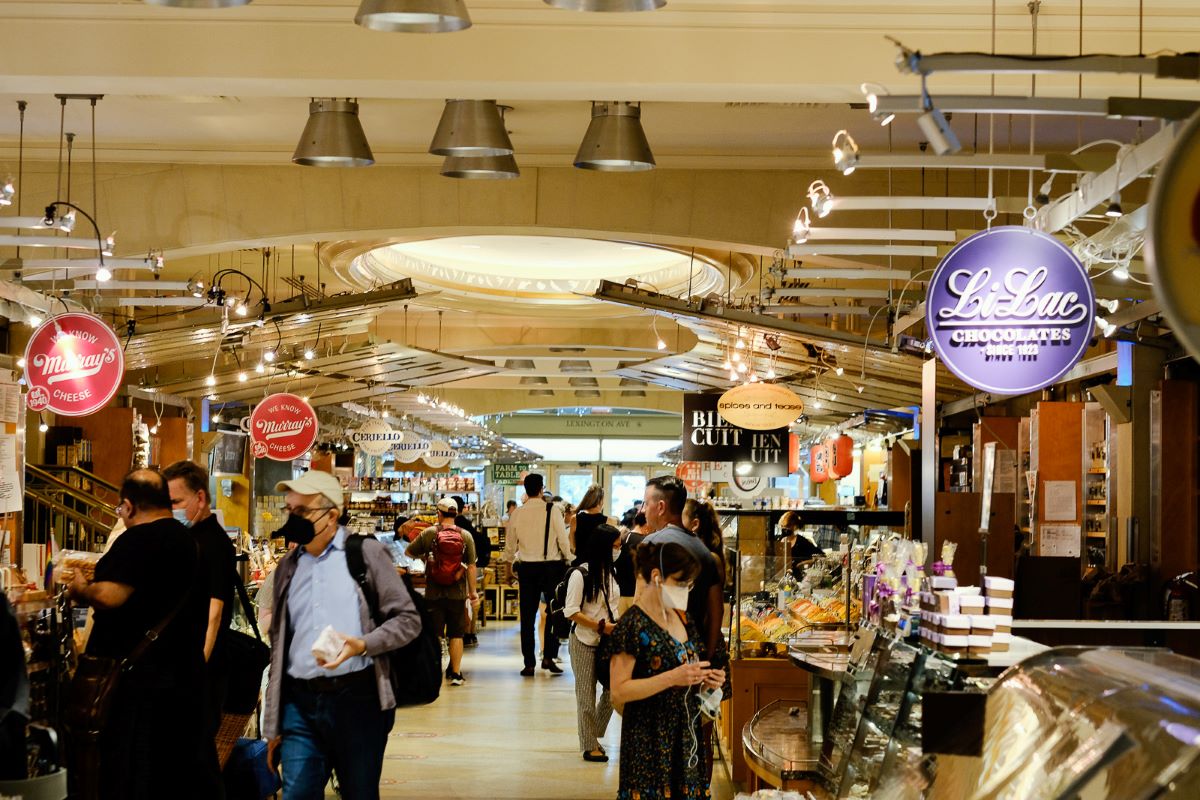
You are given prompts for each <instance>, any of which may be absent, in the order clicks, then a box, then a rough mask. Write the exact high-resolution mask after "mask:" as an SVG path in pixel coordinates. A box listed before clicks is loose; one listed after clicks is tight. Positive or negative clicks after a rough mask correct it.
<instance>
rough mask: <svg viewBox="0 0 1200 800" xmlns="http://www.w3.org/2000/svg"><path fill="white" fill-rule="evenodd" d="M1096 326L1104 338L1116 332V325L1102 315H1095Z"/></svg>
mask: <svg viewBox="0 0 1200 800" xmlns="http://www.w3.org/2000/svg"><path fill="white" fill-rule="evenodd" d="M1096 327H1097V328H1099V329H1100V332H1101V333H1103V334H1104V338H1105V339H1107V338H1108V337H1110V336H1112V335H1113V334H1114V333H1116V332H1117V326H1116V325H1113V324H1112V323H1111V322H1109V321H1108V320H1107V319H1105V318H1104V317H1096Z"/></svg>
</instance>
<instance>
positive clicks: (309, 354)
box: [304, 347, 316, 361]
mask: <svg viewBox="0 0 1200 800" xmlns="http://www.w3.org/2000/svg"><path fill="white" fill-rule="evenodd" d="M314 357H316V353H314V352H313V351H312V348H311V347H309V348H306V349H305V350H304V360H305V361H312V360H313V358H314Z"/></svg>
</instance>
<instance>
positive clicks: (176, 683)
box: [70, 469, 223, 800]
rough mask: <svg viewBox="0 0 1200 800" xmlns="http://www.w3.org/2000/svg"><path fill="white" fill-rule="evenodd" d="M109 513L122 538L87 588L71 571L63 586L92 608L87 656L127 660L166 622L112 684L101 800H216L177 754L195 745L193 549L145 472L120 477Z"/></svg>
mask: <svg viewBox="0 0 1200 800" xmlns="http://www.w3.org/2000/svg"><path fill="white" fill-rule="evenodd" d="M117 514H118V516H120V517H121V519H123V520H124V521H125V525H126V531H125V533H123V534H122V535H121V537H120V538H118V539H117V540H116V541H115V542H114V543H113V545H112V548H111V549H110V550H109V551H108V552H107V553H106V554H105V555H104V557H103V558H101V559H100V561H99V562H97V564H96V572H95V576H94V580H93V582H92V583H90V584H89V583H87V582H86V581H85V579H84V578H83V576H82V575H81V574H80V573H76V575H75V578H74V580H73V581H72V583H71V586H70V593H71V597H72V598H73V599H74V600H75V601H76V602H78V603H82V604H86V605H89V606H91V607H92V608H93V609H94V610H95V624H94V626H93V628H92V635H91V638H90V639H89V640H88V654H89V655H95V656H106V657H109V658H115V659H123V658H126V657H127V656H129V655H130V653H131V652H132V651H133V649H134V648H135V647H137V645H138V644H139V643H140V642H141V641H142V640H143V639H144V638H145V636H146V633H147V631H150V630H152V629H154V628H155V627H156V626H157V625H159V624H160V623H161V622H162V621H163V620H164V619H165V618H166V617H167V615H168V614H170V613H172V612H173V611H174V612H175V616H174V618H173V619H172V620H171V622H170V623H169V624H168V625H167V626H166V627H165V629H164V630H163V632H162V634H161V635H160V636H158V638H157V639H156V640H155V641H153V642H152V643H151V644H150V645H149V647H147V648H146V650H145V652H144V654H143V655H142V656H141V658H140V659H139V660H138V661H137V663H136V665H135V667H134V669H132V670H130V671H128V672H126V673H124V674H123V675H122V677H121V682H120V684H119V686H118V689H117V692H116V695H115V697H114V699H113V705H112V711H111V713H110V717H109V721H108V725H107V726H106V727H105V729H104V732H103V734H102V735H101V738H100V742H99V751H100V766H99V769H100V776H99V781H100V786H101V797H104V798H121V799H122V800H142V798H147V799H148V798H158V797H162V796H163V795H164V793H169V794H171V795H172V796H176V797H195V798H202V797H203V798H213V797H217V798H220V797H221V796H222V795H223V792H222V791H221V789H220V787H219V786H212V785H211V784H209V783H208V782H207V781H206V780H205V776H204V775H202V774H201V770H200V769H199V768H198V766H199V765H198V762H196V761H195V760H193V759H190V758H187V757H181V754H191V753H198V752H200V751H201V749H202V747H204V740H203V728H204V725H203V722H204V707H203V697H204V691H203V690H204V631H205V628H206V620H207V609H208V598H207V592H206V591H205V590H204V586H203V583H202V581H201V579H200V577H199V570H198V568H197V564H198V561H199V556H198V552H197V547H196V544H195V542H194V541H193V540H192V537H191V536H189V535H188V532H187V530H186V529H185V528H184V527H183V526H182V525H180V524H179V523H178V522H176V521H175V520H174V519H172V518H171V498H170V495H169V493H168V491H167V482H166V481H165V480H163V477H162V476H161V475H159V474H158V473H157V472H155V471H153V470H146V469H143V470H135V471H133V472H131V473H129V475H127V476H126V477H125V480H124V481H123V483H122V484H121V493H120V502H119V503H118V505H117ZM209 746H210V747H211V742H210V743H209ZM211 755H212V757H213V758H214V759H215V755H216V754H215V750H213V751H211Z"/></svg>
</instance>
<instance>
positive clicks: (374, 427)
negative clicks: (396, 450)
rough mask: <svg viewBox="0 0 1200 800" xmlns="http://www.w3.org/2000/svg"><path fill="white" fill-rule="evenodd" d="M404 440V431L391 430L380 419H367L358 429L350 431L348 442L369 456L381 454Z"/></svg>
mask: <svg viewBox="0 0 1200 800" xmlns="http://www.w3.org/2000/svg"><path fill="white" fill-rule="evenodd" d="M403 440H404V433H403V432H401V431H394V430H392V426H391V425H388V424H387V423H386V422H384V421H383V420H381V419H369V420H367V421H366V422H364V423H363V424H362V425H359V426H358V430H354V431H350V442H351V444H353V445H354V446H355V447H357V448H358V449H359V450H362V451H363V452H364V453H366V454H367V455H369V456H381V455H383V454H384V453H386V452H387V451H388V450H391V449H392V447H393V446H395V445H396V444H399V443H400V442H401V441H403Z"/></svg>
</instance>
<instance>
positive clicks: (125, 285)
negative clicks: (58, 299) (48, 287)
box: [73, 264, 203, 305]
mask: <svg viewBox="0 0 1200 800" xmlns="http://www.w3.org/2000/svg"><path fill="white" fill-rule="evenodd" d="M105 266H107V264H106V265H105ZM73 284H74V288H76V289H129V290H132V291H160V292H183V291H186V290H187V289H188V286H189V284H188V282H187V281H74V282H73ZM188 299H189V300H203V298H199V297H190V296H189V297H188ZM199 305H202V303H201V304H199Z"/></svg>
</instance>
